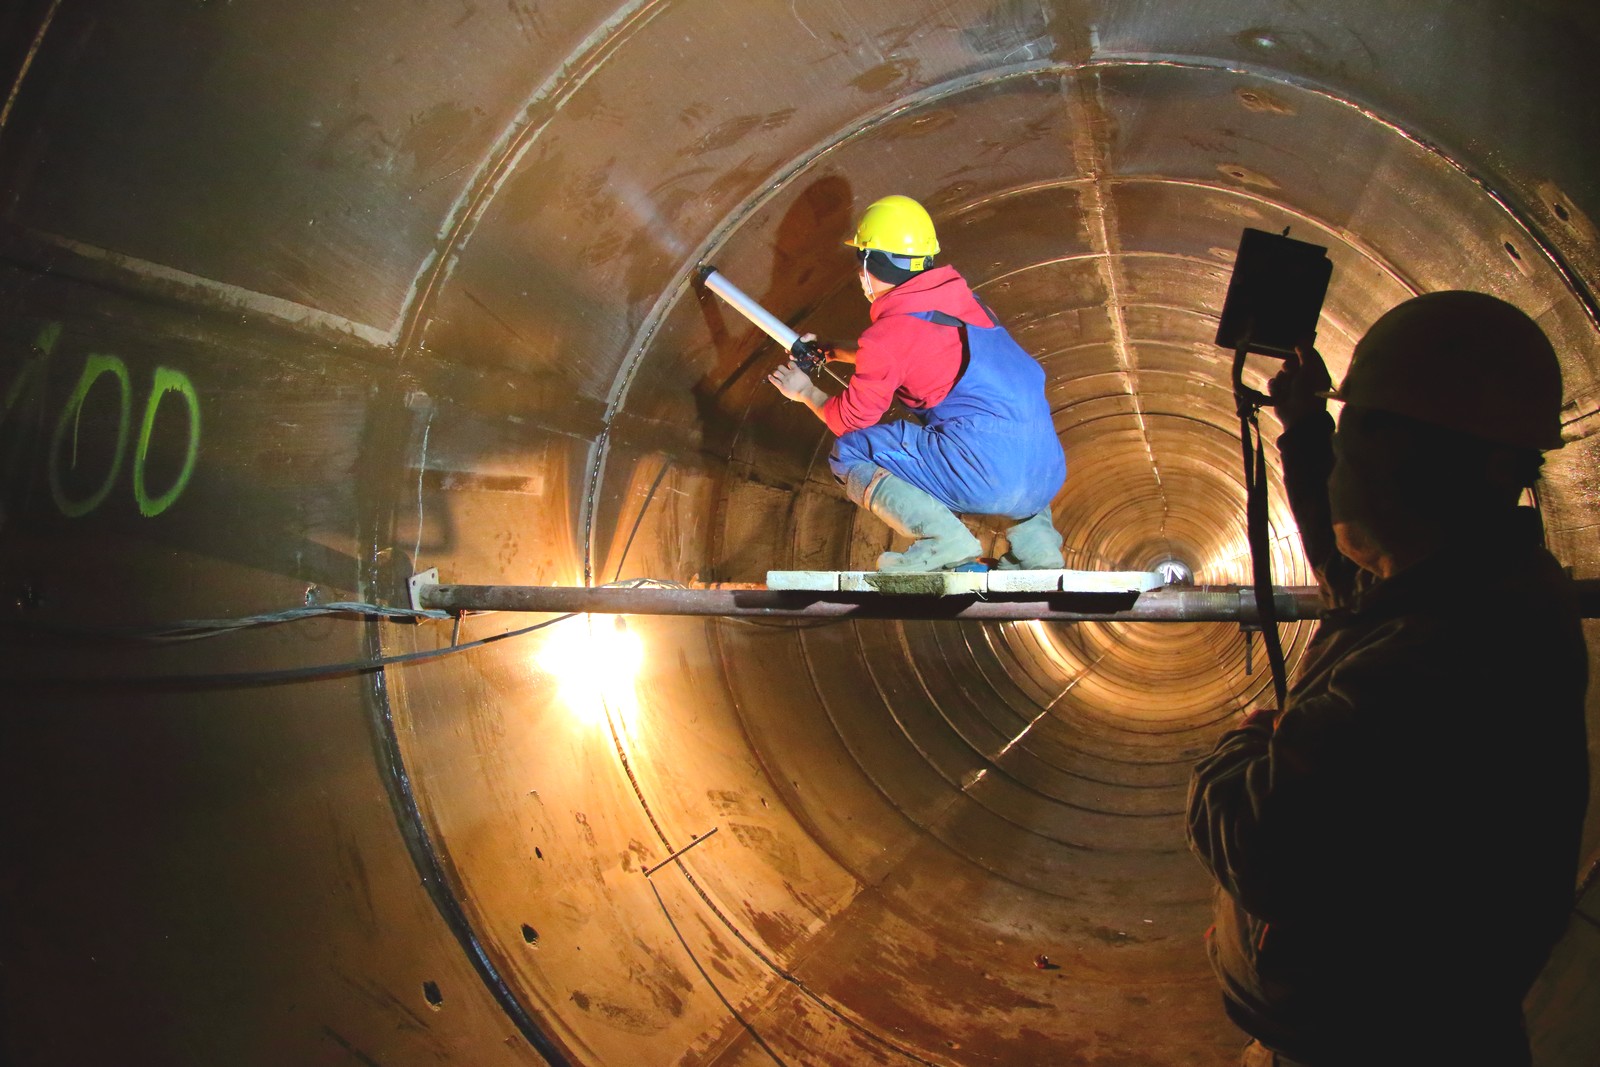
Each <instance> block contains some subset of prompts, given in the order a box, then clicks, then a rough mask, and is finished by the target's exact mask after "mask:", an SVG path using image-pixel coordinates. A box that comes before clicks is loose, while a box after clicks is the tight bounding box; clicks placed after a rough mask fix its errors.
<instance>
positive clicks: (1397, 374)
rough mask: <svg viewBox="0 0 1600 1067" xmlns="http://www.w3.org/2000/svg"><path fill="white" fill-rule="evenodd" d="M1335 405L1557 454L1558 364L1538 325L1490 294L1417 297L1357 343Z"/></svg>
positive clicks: (1391, 310) (1559, 383)
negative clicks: (1398, 417) (1379, 412)
mask: <svg viewBox="0 0 1600 1067" xmlns="http://www.w3.org/2000/svg"><path fill="white" fill-rule="evenodd" d="M1332 395H1333V397H1334V398H1335V399H1338V400H1343V401H1344V402H1345V403H1347V404H1350V405H1352V406H1355V407H1362V408H1370V409H1373V410H1376V411H1388V412H1392V413H1394V414H1396V415H1405V416H1407V417H1409V418H1413V419H1416V420H1417V421H1419V422H1425V423H1429V424H1431V425H1434V426H1442V427H1444V428H1446V429H1449V430H1455V431H1457V432H1459V433H1464V434H1469V435H1471V436H1473V437H1477V438H1480V439H1482V440H1485V441H1492V442H1494V443H1496V444H1502V445H1510V446H1512V447H1516V448H1533V449H1539V450H1544V449H1551V448H1560V447H1561V443H1562V442H1561V364H1560V362H1559V361H1558V360H1557V359H1556V353H1555V349H1554V348H1552V347H1551V346H1550V341H1549V340H1548V339H1547V338H1546V337H1545V335H1544V331H1543V330H1541V329H1539V326H1538V324H1537V323H1535V322H1534V321H1533V320H1532V319H1531V318H1529V317H1528V316H1527V315H1526V314H1524V313H1523V312H1522V311H1520V310H1519V309H1517V308H1515V307H1513V306H1512V305H1510V304H1508V303H1506V302H1505V301H1504V300H1499V299H1496V298H1495V297H1492V296H1489V295H1487V294H1486V293H1472V292H1465V291H1461V290H1455V291H1450V292H1443V293H1427V294H1425V295H1423V296H1418V297H1413V298H1412V299H1410V300H1407V301H1406V302H1405V303H1403V304H1400V305H1398V306H1396V307H1394V308H1392V309H1390V310H1389V311H1388V312H1387V313H1386V314H1384V315H1383V316H1381V317H1380V318H1379V319H1378V321H1377V322H1375V323H1373V324H1372V328H1371V329H1369V330H1368V331H1367V332H1366V335H1365V336H1364V337H1362V338H1361V341H1360V343H1358V344H1357V345H1356V350H1355V354H1354V355H1353V356H1351V358H1350V370H1349V372H1348V373H1347V374H1346V375H1345V377H1344V382H1343V384H1341V385H1340V386H1339V389H1338V391H1337V392H1335V393H1334V394H1332Z"/></svg>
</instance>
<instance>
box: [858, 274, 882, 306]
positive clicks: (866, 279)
mask: <svg viewBox="0 0 1600 1067" xmlns="http://www.w3.org/2000/svg"><path fill="white" fill-rule="evenodd" d="M861 294H862V295H863V296H865V297H866V298H867V303H869V304H870V303H872V302H873V301H874V300H876V299H877V298H878V295H877V294H876V293H874V292H873V291H872V276H871V275H870V274H868V273H867V268H866V267H864V266H863V267H862V268H861Z"/></svg>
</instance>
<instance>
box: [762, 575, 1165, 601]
mask: <svg viewBox="0 0 1600 1067" xmlns="http://www.w3.org/2000/svg"><path fill="white" fill-rule="evenodd" d="M1165 584H1166V580H1165V579H1164V578H1163V577H1162V576H1161V574H1160V573H1159V572H1156V571H1066V570H1062V571H977V572H968V571H927V572H919V571H908V572H900V573H896V572H887V573H886V572H883V571H768V572H767V588H768V589H782V590H801V591H807V592H820V593H885V594H889V595H898V596H973V595H978V596H982V595H984V594H987V593H1142V592H1145V591H1147V590H1150V589H1158V588H1160V587H1161V586H1163V585H1165Z"/></svg>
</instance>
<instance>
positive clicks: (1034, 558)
mask: <svg viewBox="0 0 1600 1067" xmlns="http://www.w3.org/2000/svg"><path fill="white" fill-rule="evenodd" d="M1006 540H1007V541H1008V542H1010V547H1008V548H1007V549H1006V554H1005V555H1003V556H1001V557H1000V560H999V563H998V567H999V569H1000V570H1003V571H1058V570H1060V569H1061V568H1062V567H1063V566H1065V565H1066V560H1065V559H1064V558H1063V557H1062V555H1061V535H1060V534H1059V533H1057V532H1056V526H1055V522H1054V520H1052V519H1051V517H1050V509H1049V508H1045V509H1044V510H1043V511H1041V512H1039V514H1037V515H1034V516H1032V517H1031V518H1027V519H1023V520H1022V521H1021V522H1019V523H1017V524H1016V525H1015V526H1013V527H1011V529H1009V530H1007V531H1006Z"/></svg>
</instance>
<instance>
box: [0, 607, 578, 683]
mask: <svg viewBox="0 0 1600 1067" xmlns="http://www.w3.org/2000/svg"><path fill="white" fill-rule="evenodd" d="M578 615H579V613H578V612H570V613H568V614H566V615H560V616H557V617H556V618H554V619H546V620H545V621H544V622H539V623H534V624H533V625H532V626H524V627H522V628H521V629H518V630H508V631H506V632H505V633H503V634H493V635H491V636H489V637H481V638H479V639H478V640H476V641H467V642H465V643H463V644H455V645H444V646H442V647H440V648H432V649H424V650H422V651H419V652H401V653H397V654H395V655H392V656H374V657H372V658H370V659H362V660H348V661H346V662H344V663H321V664H315V665H312V666H307V667H286V668H283V669H280V670H267V671H239V672H235V673H229V674H147V675H120V676H110V675H105V676H87V677H86V676H84V675H76V676H70V677H68V676H61V675H54V676H52V675H37V676H31V677H30V676H27V675H13V676H11V677H9V678H7V679H5V680H6V681H9V682H21V683H23V684H27V685H69V686H78V687H91V688H92V687H96V686H106V685H115V686H154V687H160V688H193V689H233V688H243V687H249V686H263V685H281V684H283V683H285V682H299V681H307V680H309V679H313V678H335V677H339V676H341V675H349V674H367V673H370V672H372V671H375V670H379V669H381V668H383V667H391V666H395V665H397V664H401V663H416V662H418V661H420V660H425V659H440V658H443V657H444V656H452V655H455V654H456V653H458V652H466V651H468V650H469V649H474V648H481V647H483V646H484V645H489V644H493V643H495V642H496V641H504V640H506V639H507V638H512V637H521V636H522V635H524V634H530V633H533V632H534V631H535V630H542V629H544V628H545V627H547V626H554V625H555V624H556V623H558V622H565V621H566V620H567V619H575V618H577V617H578Z"/></svg>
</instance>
